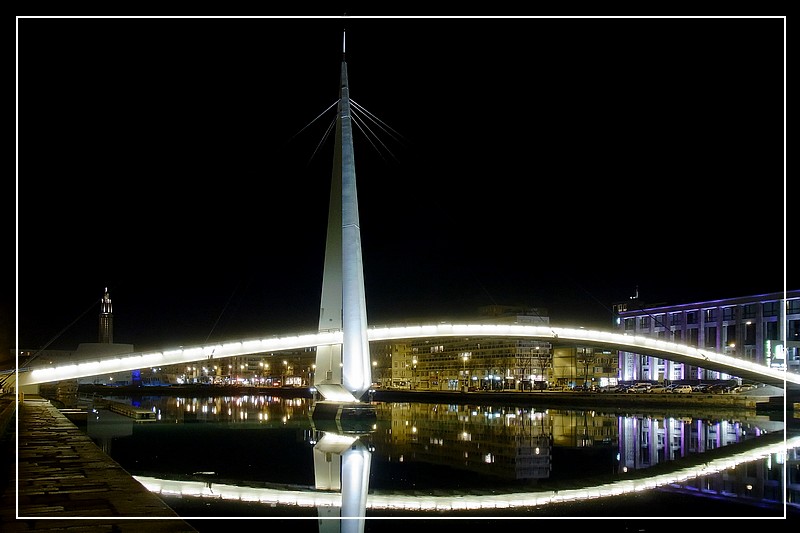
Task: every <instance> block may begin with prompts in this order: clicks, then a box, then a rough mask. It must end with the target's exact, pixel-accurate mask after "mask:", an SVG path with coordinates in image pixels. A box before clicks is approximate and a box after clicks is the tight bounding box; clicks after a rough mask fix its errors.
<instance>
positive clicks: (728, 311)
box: [722, 307, 736, 320]
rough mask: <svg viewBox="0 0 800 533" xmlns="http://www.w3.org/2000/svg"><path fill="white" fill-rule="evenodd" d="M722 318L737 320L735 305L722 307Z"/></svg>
mask: <svg viewBox="0 0 800 533" xmlns="http://www.w3.org/2000/svg"><path fill="white" fill-rule="evenodd" d="M722 320H736V308H735V307H723V308H722Z"/></svg>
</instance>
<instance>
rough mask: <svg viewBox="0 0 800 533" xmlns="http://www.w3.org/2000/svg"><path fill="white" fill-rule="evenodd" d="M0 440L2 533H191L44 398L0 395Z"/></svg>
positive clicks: (175, 516)
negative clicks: (19, 399) (19, 397)
mask: <svg viewBox="0 0 800 533" xmlns="http://www.w3.org/2000/svg"><path fill="white" fill-rule="evenodd" d="M15 409H19V427H18V431H19V434H18V435H17V434H16V431H17V428H16V413H15ZM16 437H18V439H17V438H16ZM0 439H2V440H1V441H0V444H1V445H2V454H3V461H2V466H0V479H1V480H2V481H3V483H2V491H3V492H2V496H0V531H2V532H3V533H11V532H17V531H49V532H77V531H80V532H84V531H85V532H88V533H92V532H101V531H102V532H130V533H161V532H164V533H167V532H169V533H175V532H196V531H197V530H196V529H195V528H193V527H192V526H190V525H189V524H187V523H186V522H185V521H184V520H183V519H181V518H180V517H179V516H178V515H177V514H176V513H175V512H174V511H173V510H172V509H170V508H169V507H168V506H167V505H166V504H164V502H163V501H162V500H161V499H160V498H159V497H158V496H156V495H155V494H153V493H151V492H149V491H148V490H147V489H146V488H144V487H143V486H142V485H141V484H140V483H139V482H138V481H136V480H135V479H134V478H133V477H131V475H130V474H128V473H127V472H126V471H125V470H124V469H123V468H122V467H121V466H120V465H119V464H117V463H116V462H115V461H114V460H112V459H111V458H110V457H108V456H107V455H106V454H105V453H103V451H102V450H101V449H100V448H99V447H98V446H97V445H96V444H95V443H94V442H93V441H92V440H91V439H90V438H89V437H88V436H87V435H86V434H85V433H84V432H82V431H81V430H80V429H79V428H78V427H76V426H75V424H73V423H72V422H71V421H70V420H68V419H67V417H66V416H65V415H64V414H62V413H61V412H60V411H59V410H58V409H57V408H56V407H55V406H53V405H52V404H51V403H50V402H49V401H47V400H44V399H42V398H40V397H29V396H26V397H25V399H24V401H22V402H18V401H17V399H16V398H15V397H14V396H13V395H6V396H3V397H2V399H0ZM17 440H18V442H19V446H18V447H17ZM17 451H18V452H19V479H18V480H17V471H16V464H17ZM17 481H18V483H17ZM17 502H18V503H17Z"/></svg>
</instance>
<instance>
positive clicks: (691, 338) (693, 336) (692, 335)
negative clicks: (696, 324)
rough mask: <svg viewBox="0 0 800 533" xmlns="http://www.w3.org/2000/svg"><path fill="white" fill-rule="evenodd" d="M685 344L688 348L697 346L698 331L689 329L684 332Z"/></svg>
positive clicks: (698, 339)
mask: <svg viewBox="0 0 800 533" xmlns="http://www.w3.org/2000/svg"><path fill="white" fill-rule="evenodd" d="M686 336H687V337H688V339H686V344H688V345H690V346H697V344H698V342H699V341H700V330H699V329H697V328H691V329H690V330H688V331H687V332H686Z"/></svg>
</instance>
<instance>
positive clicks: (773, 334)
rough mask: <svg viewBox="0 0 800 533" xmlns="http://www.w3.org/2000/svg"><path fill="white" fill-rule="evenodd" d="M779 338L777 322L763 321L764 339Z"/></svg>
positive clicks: (774, 339) (773, 339)
mask: <svg viewBox="0 0 800 533" xmlns="http://www.w3.org/2000/svg"><path fill="white" fill-rule="evenodd" d="M779 338H780V337H779V336H778V323H777V322H774V321H771V322H764V340H770V341H776V340H778V339H779Z"/></svg>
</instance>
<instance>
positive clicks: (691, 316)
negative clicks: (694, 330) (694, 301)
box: [686, 311, 697, 324]
mask: <svg viewBox="0 0 800 533" xmlns="http://www.w3.org/2000/svg"><path fill="white" fill-rule="evenodd" d="M686 323H687V324H697V311H688V312H687V313H686Z"/></svg>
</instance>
